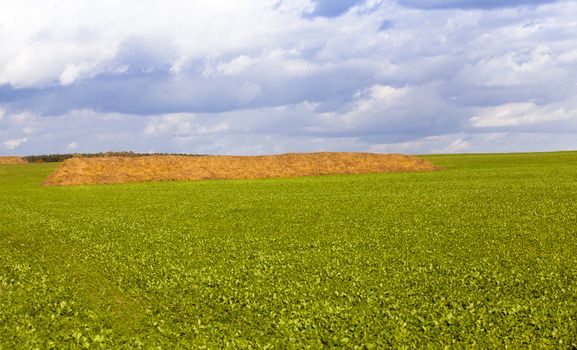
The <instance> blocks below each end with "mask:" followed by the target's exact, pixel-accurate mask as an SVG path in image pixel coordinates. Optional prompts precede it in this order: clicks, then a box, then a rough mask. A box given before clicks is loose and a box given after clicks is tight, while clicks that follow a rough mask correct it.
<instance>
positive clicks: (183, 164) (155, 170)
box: [44, 153, 436, 186]
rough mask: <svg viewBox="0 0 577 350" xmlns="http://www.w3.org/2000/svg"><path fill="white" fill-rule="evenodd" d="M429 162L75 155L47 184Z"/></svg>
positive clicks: (368, 169) (371, 168) (395, 157)
mask: <svg viewBox="0 0 577 350" xmlns="http://www.w3.org/2000/svg"><path fill="white" fill-rule="evenodd" d="M435 169H436V168H435V167H434V166H433V165H432V164H431V163H429V162H428V161H425V160H422V159H419V158H417V157H412V156H405V155H399V154H371V153H289V154H282V155H274V156H196V157H193V156H149V157H146V156H145V157H136V158H127V157H102V158H72V159H68V160H65V161H64V162H62V163H61V164H60V165H59V166H58V168H57V169H56V170H55V171H54V173H53V174H52V175H50V177H48V179H46V181H45V182H44V185H47V186H59V185H60V186H62V185H87V184H112V183H128V182H148V181H165V180H205V179H261V178H279V177H280V178H283V177H294V176H312V175H332V174H362V173H382V172H408V171H431V170H435Z"/></svg>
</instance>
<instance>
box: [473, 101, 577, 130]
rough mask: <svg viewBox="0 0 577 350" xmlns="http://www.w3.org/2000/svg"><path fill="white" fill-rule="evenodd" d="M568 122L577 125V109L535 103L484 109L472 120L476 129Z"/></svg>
mask: <svg viewBox="0 0 577 350" xmlns="http://www.w3.org/2000/svg"><path fill="white" fill-rule="evenodd" d="M567 120H573V121H574V122H575V123H576V124H577V109H575V110H570V111H568V110H567V109H565V108H564V107H558V106H555V105H548V106H544V107H541V106H538V105H537V104H535V103H534V102H526V103H511V104H506V105H501V106H497V107H490V108H483V109H482V110H481V111H480V112H479V113H478V114H477V115H475V116H474V117H472V118H471V119H470V123H471V125H472V126H473V127H476V128H498V127H514V126H527V125H533V124H542V123H552V122H560V121H567Z"/></svg>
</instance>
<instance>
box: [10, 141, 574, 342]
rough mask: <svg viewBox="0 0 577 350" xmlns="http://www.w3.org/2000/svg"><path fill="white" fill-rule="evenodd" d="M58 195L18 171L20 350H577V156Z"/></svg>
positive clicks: (442, 162)
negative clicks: (176, 349)
mask: <svg viewBox="0 0 577 350" xmlns="http://www.w3.org/2000/svg"><path fill="white" fill-rule="evenodd" d="M426 158H427V159H429V160H431V161H433V162H434V163H435V164H436V165H439V166H442V167H444V168H445V170H443V171H439V172H432V173H410V174H370V175H342V176H325V177H309V178H295V179H273V180H254V181H245V180H242V181H238V180H236V181H218V180H217V181H203V182H162V183H148V184H131V185H106V186H78V187H42V186H40V185H39V183H40V182H41V181H42V180H43V179H44V178H45V177H46V176H47V175H48V174H49V173H50V172H51V171H52V170H53V169H54V165H53V164H31V165H4V166H0V306H1V307H0V349H20V348H22V349H32V348H40V349H44V348H51V347H55V348H70V347H72V348H76V347H79V348H80V347H90V348H137V347H142V348H156V347H160V348H174V347H180V348H187V347H191V348H202V347H203V346H205V347H206V348H227V347H228V348H234V349H236V348H267V347H268V348H280V349H286V348H294V349H300V348H304V347H309V348H313V349H318V348H320V347H323V346H328V347H345V348H360V349H363V348H367V349H371V348H383V347H394V348H415V347H419V348H422V347H430V348H443V347H444V346H449V347H454V348H463V347H465V348H479V349H486V348H504V347H506V346H508V347H511V348H529V347H536V348H540V347H549V348H561V349H568V348H576V347H577V152H561V153H541V154H538V153H535V154H507V155H452V156H441V155H439V156H427V157H426Z"/></svg>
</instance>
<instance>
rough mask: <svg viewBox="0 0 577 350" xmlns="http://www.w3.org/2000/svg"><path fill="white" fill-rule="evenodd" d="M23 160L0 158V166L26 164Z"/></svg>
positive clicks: (18, 158)
mask: <svg viewBox="0 0 577 350" xmlns="http://www.w3.org/2000/svg"><path fill="white" fill-rule="evenodd" d="M26 163H28V162H27V161H26V160H24V158H20V157H0V164H26Z"/></svg>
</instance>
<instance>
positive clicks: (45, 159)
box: [22, 152, 203, 163]
mask: <svg viewBox="0 0 577 350" xmlns="http://www.w3.org/2000/svg"><path fill="white" fill-rule="evenodd" d="M148 156H194V157H199V156H203V154H185V153H136V152H100V153H62V154H40V155H33V156H25V157H22V158H24V159H26V160H27V161H28V163H56V162H62V161H65V160H66V159H70V158H74V157H86V158H97V157H129V158H132V157H148Z"/></svg>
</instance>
